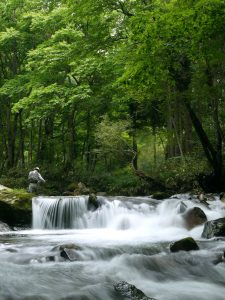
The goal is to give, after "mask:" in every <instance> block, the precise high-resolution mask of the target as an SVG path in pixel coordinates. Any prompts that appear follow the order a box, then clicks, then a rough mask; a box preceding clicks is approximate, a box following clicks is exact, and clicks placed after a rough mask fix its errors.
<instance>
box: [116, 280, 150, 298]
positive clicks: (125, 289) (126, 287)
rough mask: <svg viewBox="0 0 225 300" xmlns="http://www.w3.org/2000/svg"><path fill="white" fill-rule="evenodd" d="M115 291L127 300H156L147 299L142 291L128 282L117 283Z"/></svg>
mask: <svg viewBox="0 0 225 300" xmlns="http://www.w3.org/2000/svg"><path fill="white" fill-rule="evenodd" d="M114 289H115V291H117V292H118V293H119V294H120V295H121V296H124V297H125V299H127V300H156V299H154V298H149V297H147V296H146V295H145V294H144V293H143V292H142V291H141V290H139V289H138V288H136V286H135V285H133V284H130V283H128V282H126V281H119V282H117V283H115V284H114Z"/></svg>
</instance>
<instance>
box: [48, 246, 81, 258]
mask: <svg viewBox="0 0 225 300" xmlns="http://www.w3.org/2000/svg"><path fill="white" fill-rule="evenodd" d="M78 250H81V248H80V247H79V246H77V245H75V244H64V245H59V246H56V247H54V248H53V249H52V250H51V251H57V252H59V256H60V257H63V258H64V259H65V260H70V261H75V260H78V259H79V255H78V254H77V251H78Z"/></svg>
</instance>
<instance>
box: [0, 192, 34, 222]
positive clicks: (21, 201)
mask: <svg viewBox="0 0 225 300" xmlns="http://www.w3.org/2000/svg"><path fill="white" fill-rule="evenodd" d="M33 196H34V195H33V194H31V193H28V192H26V190H24V189H2V190H0V220H1V221H3V222H6V223H7V224H8V225H10V226H25V225H26V226H27V225H30V224H31V217H32V201H31V200H32V197H33Z"/></svg>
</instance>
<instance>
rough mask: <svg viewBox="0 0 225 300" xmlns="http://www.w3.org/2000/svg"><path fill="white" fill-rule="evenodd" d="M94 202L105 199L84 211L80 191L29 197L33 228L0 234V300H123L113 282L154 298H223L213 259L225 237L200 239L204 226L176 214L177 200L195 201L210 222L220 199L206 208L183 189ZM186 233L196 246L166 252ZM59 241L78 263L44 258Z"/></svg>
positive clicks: (224, 211) (224, 277) (221, 210)
mask: <svg viewBox="0 0 225 300" xmlns="http://www.w3.org/2000/svg"><path fill="white" fill-rule="evenodd" d="M100 200H101V201H102V202H103V203H104V204H103V205H102V206H101V207H100V208H99V209H98V210H96V211H94V212H90V211H88V209H87V198H86V197H77V198H69V197H64V198H62V199H61V200H59V197H58V198H57V197H38V198H36V199H34V201H33V228H34V229H33V230H27V231H20V232H16V233H12V232H11V233H10V234H7V233H2V234H1V235H0V238H1V241H2V244H1V246H0V275H3V274H4V276H1V281H0V299H6V300H7V299H21V300H22V299H54V300H55V299H56V300H58V299H60V300H62V299H77V300H78V299H83V300H95V299H101V300H117V299H123V298H120V296H119V295H118V294H116V292H115V291H114V289H113V283H114V282H117V281H119V280H126V281H128V282H129V283H131V284H135V285H136V286H137V287H138V288H139V289H141V290H143V291H144V292H145V293H146V295H148V296H149V297H154V298H156V299H158V300H176V299H178V300H179V299H182V300H189V299H190V300H193V299H195V300H203V299H204V300H212V299H215V300H222V299H224V295H225V264H223V263H221V264H218V265H216V266H215V265H213V264H212V260H213V258H215V256H216V255H217V254H220V253H222V252H223V251H224V250H225V241H223V240H217V241H215V240H210V241H206V240H203V239H201V233H202V230H203V226H198V227H196V228H195V229H193V230H191V231H188V230H187V229H185V227H184V225H183V221H182V217H181V214H179V213H178V211H179V205H180V202H181V200H182V201H183V202H184V203H185V204H186V205H187V206H188V208H191V207H193V206H199V207H201V208H202V209H203V210H204V212H205V213H206V215H207V218H208V220H212V219H217V218H220V217H224V216H225V205H224V204H223V203H222V202H220V201H219V199H216V200H215V201H212V202H211V205H210V209H207V208H206V207H205V206H201V205H199V203H198V202H197V201H195V199H193V200H189V196H188V195H181V196H179V199H168V200H165V201H163V202H160V201H155V200H152V199H150V198H147V197H144V198H126V197H113V198H110V199H109V198H101V199H100ZM65 215H66V216H67V218H66V219H65V218H64V217H65ZM68 227H69V228H70V229H66V228H68ZM187 236H192V237H194V238H195V239H196V240H197V242H198V244H199V246H200V249H201V250H200V251H192V252H187V253H185V252H179V253H174V254H171V253H170V252H169V245H170V243H171V242H172V241H175V240H178V239H180V238H183V237H187ZM65 243H75V244H76V245H78V246H80V247H81V250H78V251H77V255H78V258H79V259H78V260H77V261H75V262H60V261H55V262H48V261H47V260H46V259H45V258H46V257H47V256H49V255H50V254H51V253H52V252H51V249H52V248H53V247H55V246H56V245H61V244H65ZM51 255H52V254H51ZM10 297H11V298H10ZM35 297H36V298H35Z"/></svg>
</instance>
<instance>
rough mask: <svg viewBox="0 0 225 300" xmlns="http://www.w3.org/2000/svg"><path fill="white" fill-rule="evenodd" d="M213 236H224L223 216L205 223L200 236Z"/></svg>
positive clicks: (224, 222) (224, 221)
mask: <svg viewBox="0 0 225 300" xmlns="http://www.w3.org/2000/svg"><path fill="white" fill-rule="evenodd" d="M215 236H225V218H220V219H216V220H213V221H208V222H206V223H205V226H204V229H203V232H202V237H203V238H206V239H211V238H212V237H215Z"/></svg>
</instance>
